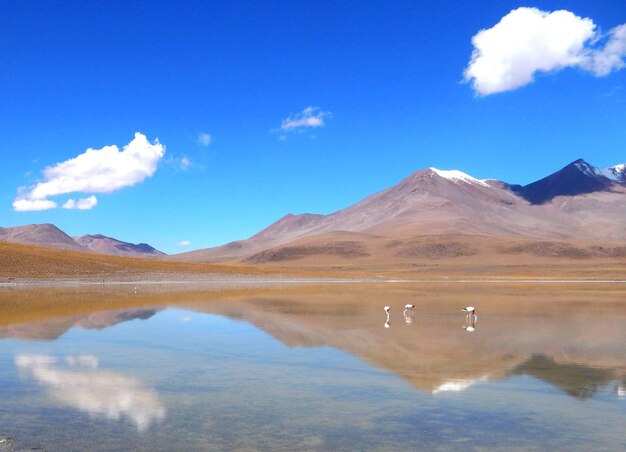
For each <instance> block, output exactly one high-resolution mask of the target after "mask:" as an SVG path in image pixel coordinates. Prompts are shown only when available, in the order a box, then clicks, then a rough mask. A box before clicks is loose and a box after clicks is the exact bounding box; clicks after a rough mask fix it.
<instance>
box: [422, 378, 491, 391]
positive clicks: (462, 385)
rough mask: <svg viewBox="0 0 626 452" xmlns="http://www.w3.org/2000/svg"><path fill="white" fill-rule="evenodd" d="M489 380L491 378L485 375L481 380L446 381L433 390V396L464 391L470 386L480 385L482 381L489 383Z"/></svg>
mask: <svg viewBox="0 0 626 452" xmlns="http://www.w3.org/2000/svg"><path fill="white" fill-rule="evenodd" d="M488 379H489V376H488V375H485V376H482V377H480V378H475V379H472V380H452V381H446V382H445V383H443V384H441V385H440V386H438V387H436V388H435V389H433V394H437V393H439V392H449V391H453V392H460V391H464V390H466V389H467V388H469V387H470V386H474V385H475V384H476V383H479V382H481V381H487V380H488Z"/></svg>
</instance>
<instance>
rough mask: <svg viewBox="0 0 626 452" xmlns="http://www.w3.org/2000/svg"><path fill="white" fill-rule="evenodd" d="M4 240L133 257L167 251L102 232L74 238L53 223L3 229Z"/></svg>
mask: <svg viewBox="0 0 626 452" xmlns="http://www.w3.org/2000/svg"><path fill="white" fill-rule="evenodd" d="M0 242H12V243H22V244H25V245H38V246H45V247H48V248H63V249H68V250H75V251H85V252H95V253H99V254H111V255H115V256H129V257H160V256H164V255H165V253H162V252H161V251H159V250H157V249H155V248H153V247H151V246H150V245H148V244H146V243H140V244H138V245H135V244H133V243H127V242H122V241H120V240H117V239H114V238H111V237H106V236H104V235H101V234H95V235H83V236H82V237H77V238H72V237H70V236H69V235H67V234H66V233H65V232H63V231H62V230H60V229H59V228H57V227H56V226H55V225H53V224H49V223H46V224H29V225H25V226H15V227H11V228H0Z"/></svg>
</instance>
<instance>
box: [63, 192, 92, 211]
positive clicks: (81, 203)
mask: <svg viewBox="0 0 626 452" xmlns="http://www.w3.org/2000/svg"><path fill="white" fill-rule="evenodd" d="M97 204H98V199H96V197H95V196H94V195H91V196H90V197H88V198H82V199H79V200H78V201H75V200H74V199H72V198H70V199H68V200H67V201H66V202H65V204H63V208H64V209H78V210H89V209H91V208H92V207H95V206H96V205H97Z"/></svg>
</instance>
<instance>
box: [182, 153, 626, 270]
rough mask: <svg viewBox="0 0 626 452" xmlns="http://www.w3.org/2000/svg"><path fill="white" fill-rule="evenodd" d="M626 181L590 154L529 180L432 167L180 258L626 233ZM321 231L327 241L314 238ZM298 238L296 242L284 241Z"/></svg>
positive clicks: (622, 236)
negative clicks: (465, 238)
mask: <svg viewBox="0 0 626 452" xmlns="http://www.w3.org/2000/svg"><path fill="white" fill-rule="evenodd" d="M622 181H626V170H625V166H624V165H616V166H614V167H610V168H605V169H599V168H596V167H593V166H592V165H590V164H588V163H587V162H585V161H584V160H582V159H579V160H576V161H574V162H572V163H570V164H569V165H566V166H565V167H564V168H562V169H561V170H559V171H556V172H554V173H552V174H551V175H549V176H547V177H545V178H543V179H540V180H538V181H536V182H533V183H530V184H527V185H525V186H521V185H514V184H509V183H507V182H503V181H499V180H497V179H484V180H481V179H477V178H474V177H472V176H470V175H468V174H466V173H463V172H461V171H458V170H439V169H437V168H432V167H431V168H427V169H424V170H419V171H416V172H414V173H413V174H411V175H409V176H408V177H406V178H404V179H402V180H401V181H400V182H399V183H397V184H396V185H394V186H392V187H389V188H387V189H385V190H382V191H379V192H377V193H374V194H372V195H370V196H368V197H366V198H364V199H362V200H361V201H359V202H357V203H355V204H353V205H351V206H348V207H346V208H344V209H340V210H338V211H336V212H333V213H330V214H328V215H320V214H312V213H307V214H301V215H294V214H288V215H285V216H283V217H282V218H280V219H279V220H278V221H276V222H274V223H272V224H270V225H269V226H267V227H266V228H264V229H263V230H261V231H260V232H258V233H256V234H254V235H252V236H251V237H249V238H248V239H245V240H239V241H236V242H230V243H227V244H225V245H222V246H220V247H215V248H208V249H205V250H196V251H191V252H187V253H182V254H178V255H175V256H174V259H184V260H194V261H195V260H198V261H206V262H227V261H239V262H251V261H252V262H257V259H256V258H257V257H258V256H259V255H260V256H271V257H272V258H275V257H276V256H280V255H285V256H293V255H294V253H296V254H298V255H302V256H310V255H314V254H315V252H312V251H311V249H306V250H305V249H303V248H302V246H307V247H311V248H312V249H318V250H321V251H323V252H324V253H327V254H329V255H336V254H337V253H339V254H341V253H342V252H343V251H345V253H348V254H350V253H351V252H354V250H355V249H358V250H359V251H358V253H357V254H367V251H365V250H363V249H362V248H360V247H359V245H357V244H356V243H357V242H359V243H361V239H362V237H359V239H358V240H352V242H354V243H351V244H349V245H348V244H347V242H350V241H351V240H350V239H348V238H347V237H345V236H344V238H343V239H341V240H339V242H343V243H341V244H340V245H337V246H339V248H340V249H342V250H343V251H337V247H333V246H328V242H327V241H328V240H329V239H328V234H335V233H344V234H352V235H354V234H357V235H358V234H361V235H362V234H365V235H369V236H372V237H384V238H397V239H400V238H410V237H416V236H422V235H427V236H432V235H446V234H470V235H482V236H499V237H502V236H504V237H506V236H512V237H525V238H538V239H561V240H565V239H583V240H626V232H624V231H622V230H623V229H624V228H623V227H622V224H624V222H626V196H624V194H626V183H624V182H622ZM314 237H318V238H319V240H318V242H319V243H314V242H315V240H314V239H313V238H314ZM302 242H305V245H303V244H302ZM291 243H293V244H294V245H293V246H290V247H289V248H288V249H285V250H281V249H280V247H285V246H288V245H289V244H291ZM355 247H356V248H355ZM349 250H352V251H349ZM259 253H261V254H259ZM252 256H254V257H252Z"/></svg>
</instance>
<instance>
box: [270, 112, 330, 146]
mask: <svg viewBox="0 0 626 452" xmlns="http://www.w3.org/2000/svg"><path fill="white" fill-rule="evenodd" d="M330 117H332V113H331V112H329V111H322V110H321V109H320V108H319V107H312V106H309V107H306V108H305V109H304V110H302V111H301V112H300V113H296V114H294V115H290V116H289V117H288V118H287V119H283V121H282V123H281V125H280V131H281V132H283V134H282V135H281V136H280V137H279V138H278V139H279V140H280V141H285V140H286V139H287V136H286V135H285V134H284V133H286V132H303V131H304V130H305V129H307V128H316V127H322V126H323V125H324V118H330Z"/></svg>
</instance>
